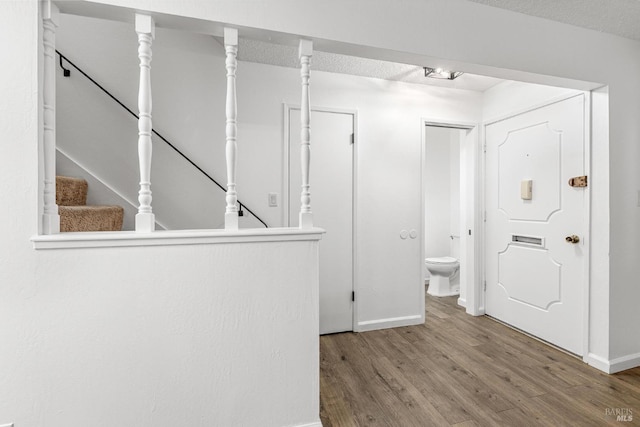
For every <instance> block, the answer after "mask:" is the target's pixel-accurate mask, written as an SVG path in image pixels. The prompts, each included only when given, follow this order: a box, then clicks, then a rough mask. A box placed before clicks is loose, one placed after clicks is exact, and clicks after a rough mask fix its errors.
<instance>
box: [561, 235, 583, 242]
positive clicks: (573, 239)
mask: <svg viewBox="0 0 640 427" xmlns="http://www.w3.org/2000/svg"><path fill="white" fill-rule="evenodd" d="M565 240H566V241H567V242H569V243H578V242H579V241H580V238H579V237H578V236H576V235H575V234H572V235H571V236H567V237H565Z"/></svg>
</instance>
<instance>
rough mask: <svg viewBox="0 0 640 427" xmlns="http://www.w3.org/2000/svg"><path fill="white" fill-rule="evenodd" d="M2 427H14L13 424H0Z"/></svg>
mask: <svg viewBox="0 0 640 427" xmlns="http://www.w3.org/2000/svg"><path fill="white" fill-rule="evenodd" d="M0 427H13V423H9V424H0Z"/></svg>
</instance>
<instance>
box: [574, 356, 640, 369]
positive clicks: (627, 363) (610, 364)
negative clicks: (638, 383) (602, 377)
mask: <svg viewBox="0 0 640 427" xmlns="http://www.w3.org/2000/svg"><path fill="white" fill-rule="evenodd" d="M585 359H586V360H585V362H587V363H588V364H589V366H593V367H594V368H596V369H599V370H601V371H602V372H606V373H607V374H615V373H616V372H622V371H626V370H627V369H632V368H637V367H638V366H640V353H636V354H629V355H627V356H623V357H618V358H616V359H613V360H607V359H605V358H604V357H600V356H597V355H595V354H593V353H589V354H588V355H587V357H586V358H585Z"/></svg>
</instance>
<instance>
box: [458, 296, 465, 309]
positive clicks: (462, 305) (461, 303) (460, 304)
mask: <svg viewBox="0 0 640 427" xmlns="http://www.w3.org/2000/svg"><path fill="white" fill-rule="evenodd" d="M458 305H459V306H460V307H464V308H467V300H466V299H463V298H458Z"/></svg>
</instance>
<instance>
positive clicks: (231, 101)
mask: <svg viewBox="0 0 640 427" xmlns="http://www.w3.org/2000/svg"><path fill="white" fill-rule="evenodd" d="M224 48H225V51H226V53H227V60H226V62H225V65H226V67H227V106H226V114H227V126H226V141H227V144H226V158H227V197H226V200H227V209H226V211H225V214H224V228H225V230H237V229H238V206H237V202H238V194H237V193H236V163H237V154H236V151H237V146H236V136H237V132H238V127H237V124H236V120H237V112H238V111H237V105H236V69H237V67H238V61H237V59H236V56H237V54H238V30H236V29H234V28H225V29H224Z"/></svg>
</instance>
